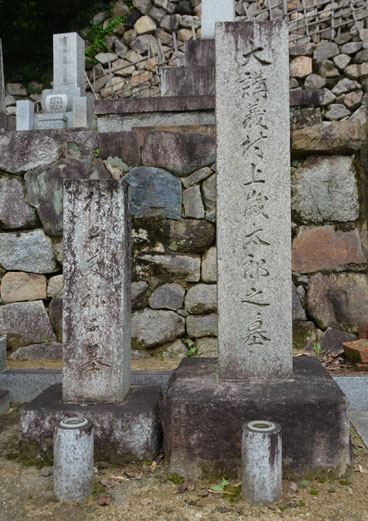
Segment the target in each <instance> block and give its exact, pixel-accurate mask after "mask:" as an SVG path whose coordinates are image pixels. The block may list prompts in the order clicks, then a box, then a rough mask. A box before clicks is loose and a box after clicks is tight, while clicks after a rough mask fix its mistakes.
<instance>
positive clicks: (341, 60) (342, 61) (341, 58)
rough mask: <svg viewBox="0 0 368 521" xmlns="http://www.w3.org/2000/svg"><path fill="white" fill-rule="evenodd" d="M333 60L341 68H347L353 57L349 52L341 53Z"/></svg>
mask: <svg viewBox="0 0 368 521" xmlns="http://www.w3.org/2000/svg"><path fill="white" fill-rule="evenodd" d="M333 61H334V64H335V65H336V66H337V67H338V68H339V69H345V67H347V66H348V65H349V63H350V61H351V58H350V56H348V55H347V54H339V55H338V56H335V57H334V59H333Z"/></svg>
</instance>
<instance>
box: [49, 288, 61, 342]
mask: <svg viewBox="0 0 368 521" xmlns="http://www.w3.org/2000/svg"><path fill="white" fill-rule="evenodd" d="M48 313H49V317H50V320H51V324H52V327H53V328H54V331H55V334H56V338H57V339H58V341H59V342H62V341H63V300H62V298H61V297H54V298H53V299H52V300H51V302H50V304H49V309H48Z"/></svg>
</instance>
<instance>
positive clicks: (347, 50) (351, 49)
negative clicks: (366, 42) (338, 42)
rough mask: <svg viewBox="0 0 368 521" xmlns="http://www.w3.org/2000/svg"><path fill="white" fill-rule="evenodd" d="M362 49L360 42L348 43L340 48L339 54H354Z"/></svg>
mask: <svg viewBox="0 0 368 521" xmlns="http://www.w3.org/2000/svg"><path fill="white" fill-rule="evenodd" d="M361 48H362V44H361V42H348V43H345V44H344V45H343V46H342V47H341V52H342V53H344V54H355V53H356V52H358V51H360V49H361Z"/></svg>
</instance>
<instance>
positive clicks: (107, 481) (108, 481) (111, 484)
mask: <svg viewBox="0 0 368 521" xmlns="http://www.w3.org/2000/svg"><path fill="white" fill-rule="evenodd" d="M100 483H101V485H103V486H104V487H106V488H113V487H115V485H116V483H115V481H114V480H113V479H111V478H105V479H101V481H100Z"/></svg>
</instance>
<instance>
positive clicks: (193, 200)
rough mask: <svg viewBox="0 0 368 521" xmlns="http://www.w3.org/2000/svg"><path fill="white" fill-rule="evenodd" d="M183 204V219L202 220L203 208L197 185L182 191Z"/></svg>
mask: <svg viewBox="0 0 368 521" xmlns="http://www.w3.org/2000/svg"><path fill="white" fill-rule="evenodd" d="M183 203H184V213H185V217H194V218H195V219H203V217H204V207H203V202H202V195H201V189H200V187H199V186H198V185H195V186H191V187H190V188H187V189H186V190H184V193H183Z"/></svg>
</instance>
